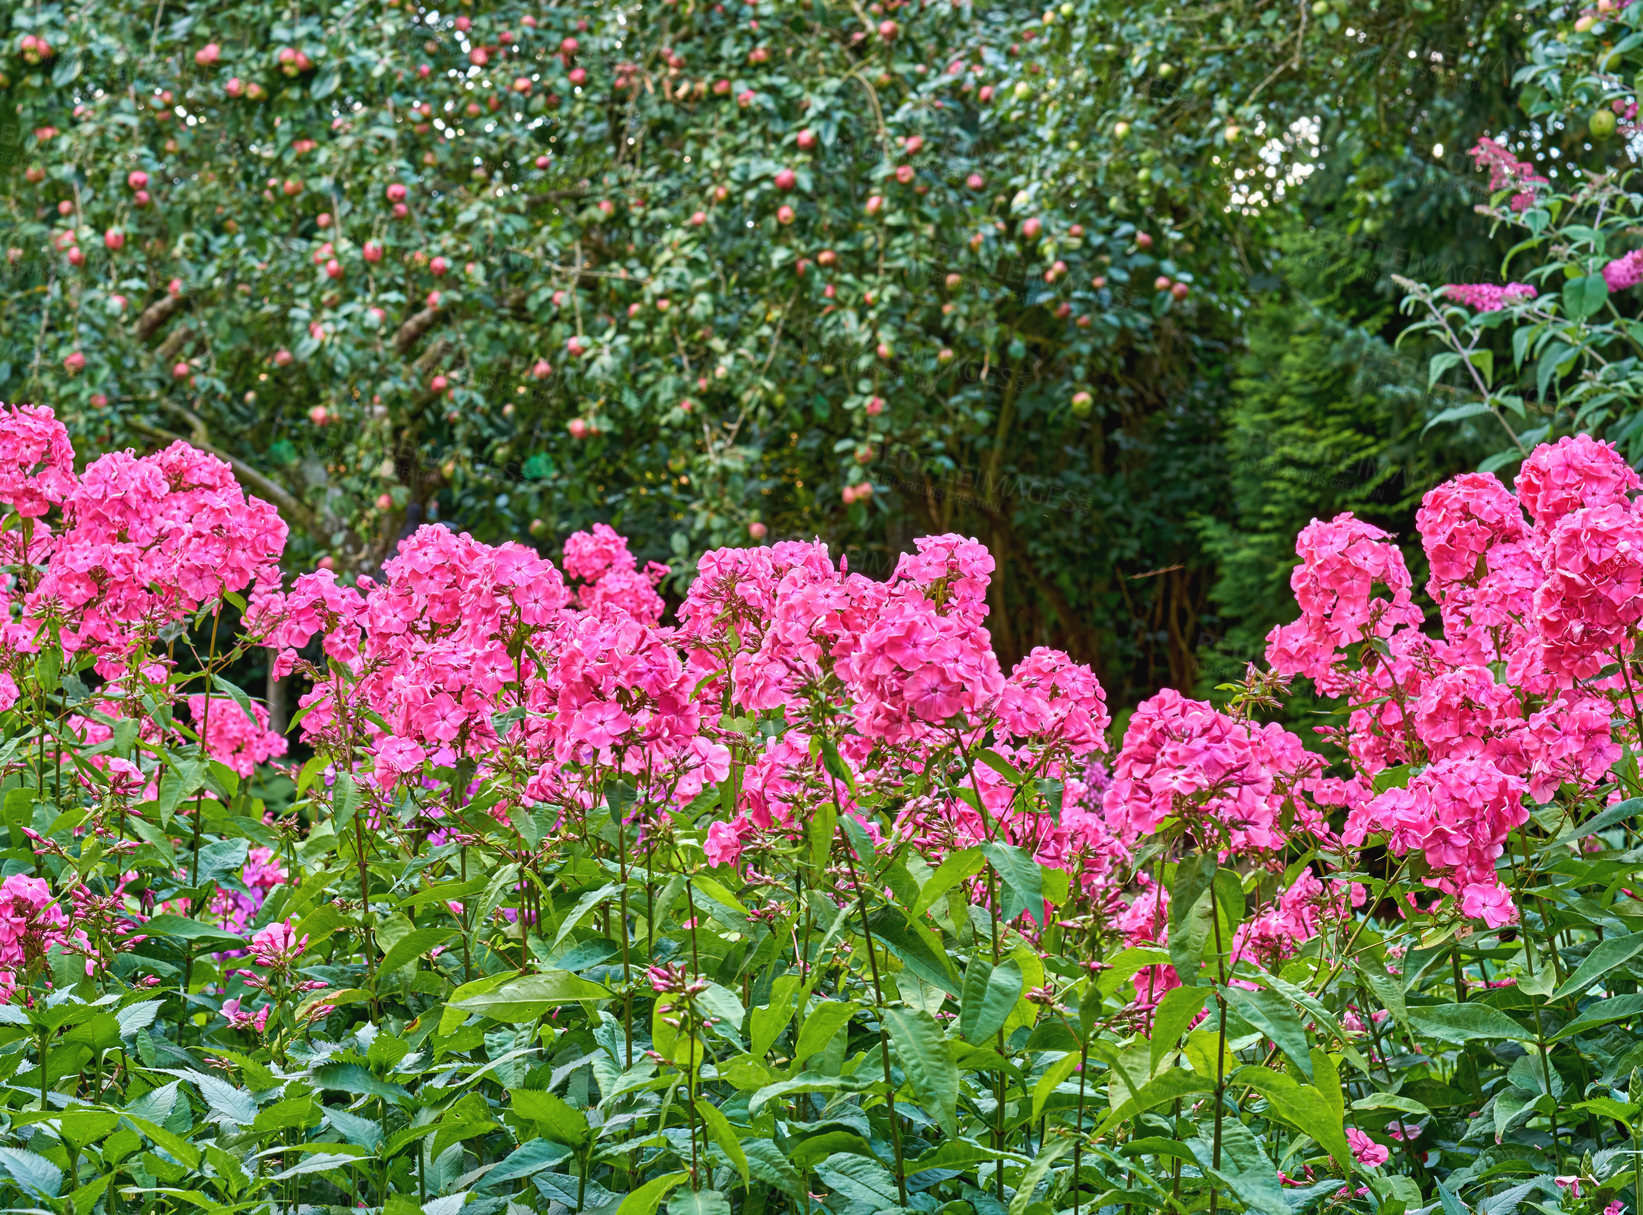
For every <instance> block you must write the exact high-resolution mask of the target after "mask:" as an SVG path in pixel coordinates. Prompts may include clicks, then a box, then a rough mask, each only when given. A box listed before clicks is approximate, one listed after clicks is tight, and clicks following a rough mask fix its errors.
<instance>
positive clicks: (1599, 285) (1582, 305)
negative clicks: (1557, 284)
mask: <svg viewBox="0 0 1643 1215" xmlns="http://www.w3.org/2000/svg"><path fill="white" fill-rule="evenodd" d="M1608 298H1609V284H1608V283H1606V282H1605V281H1604V279H1603V276H1602V275H1601V274H1588V275H1585V276H1584V277H1582V278H1572V279H1570V280H1569V281H1568V282H1566V283H1564V284H1563V311H1564V313H1565V314H1566V315H1567V316H1568V317H1569V318H1570V319H1572V320H1577V321H1583V320H1585V319H1586V318H1587V317H1589V316H1591V315H1592V314H1593V313H1595V312H1596V311H1597V310H1598V309H1599V308H1601V307H1603V305H1604V304H1605V303H1606V302H1607V301H1608Z"/></svg>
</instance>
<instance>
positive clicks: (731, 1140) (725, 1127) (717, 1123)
mask: <svg viewBox="0 0 1643 1215" xmlns="http://www.w3.org/2000/svg"><path fill="white" fill-rule="evenodd" d="M696 1114H697V1116H698V1117H700V1118H701V1120H702V1125H703V1126H705V1127H706V1128H707V1133H708V1134H709V1135H711V1136H712V1137H713V1142H714V1143H717V1144H718V1145H719V1149H720V1151H722V1152H724V1154H725V1155H726V1156H728V1157H729V1158H730V1163H731V1164H733V1165H734V1166H735V1167H736V1171H737V1172H738V1173H740V1174H741V1175H742V1185H744V1186H745V1185H747V1184H748V1182H749V1181H750V1180H751V1179H750V1177H749V1175H748V1168H747V1153H746V1152H744V1151H742V1141H741V1140H740V1139H738V1138H737V1137H736V1128H735V1127H733V1126H731V1125H730V1119H728V1118H726V1117H725V1116H724V1111H723V1110H721V1109H720V1108H719V1107H718V1106H716V1105H714V1104H713V1103H712V1102H711V1101H709V1100H707V1099H706V1098H705V1097H698V1098H696Z"/></svg>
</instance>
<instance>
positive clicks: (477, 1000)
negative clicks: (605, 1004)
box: [452, 970, 611, 1024]
mask: <svg viewBox="0 0 1643 1215" xmlns="http://www.w3.org/2000/svg"><path fill="white" fill-rule="evenodd" d="M610 998H611V992H610V989H609V988H606V987H603V986H601V985H600V984H598V983H595V982H593V981H592V980H591V979H584V978H582V977H580V976H579V975H573V974H571V973H570V972H569V971H567V970H550V971H547V972H546V973H544V974H539V975H528V976H526V977H525V978H523V979H514V980H512V981H511V982H508V983H504V984H503V985H502V986H501V987H499V988H497V989H496V990H495V991H488V992H485V993H484V994H482V995H477V996H470V997H468V998H467V999H466V1000H460V1001H453V1002H452V1003H453V1005H454V1006H455V1007H456V1008H460V1009H463V1010H464V1011H467V1012H473V1013H479V1014H480V1015H481V1016H485V1017H489V1018H490V1019H491V1020H493V1021H507V1022H511V1023H513V1024H519V1023H521V1022H525V1021H534V1020H536V1019H537V1018H538V1017H540V1016H541V1015H542V1014H543V1013H545V1012H547V1011H548V1009H550V1008H557V1007H558V1006H559V1005H561V1004H575V1003H576V1002H577V1001H579V1000H608V999H610Z"/></svg>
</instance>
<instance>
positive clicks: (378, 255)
mask: <svg viewBox="0 0 1643 1215" xmlns="http://www.w3.org/2000/svg"><path fill="white" fill-rule="evenodd" d="M360 256H362V257H363V258H364V259H365V260H366V261H368V262H372V263H375V262H380V261H381V260H382V246H381V245H379V244H378V243H377V242H376V241H374V240H368V241H366V242H365V246H364V248H362V249H361V250H360Z"/></svg>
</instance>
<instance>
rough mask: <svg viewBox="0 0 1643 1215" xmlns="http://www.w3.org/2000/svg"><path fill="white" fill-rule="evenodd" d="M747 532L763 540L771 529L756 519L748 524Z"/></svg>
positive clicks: (756, 538)
mask: <svg viewBox="0 0 1643 1215" xmlns="http://www.w3.org/2000/svg"><path fill="white" fill-rule="evenodd" d="M747 534H748V535H749V536H752V537H753V539H755V540H763V539H764V538H765V537H766V536H768V535H769V534H770V529H769V528H768V527H766V526H765V525H764V524H763V523H760V522H759V521H758V520H757V519H755V520H754V521H753V522H752V523H749V524H748V525H747Z"/></svg>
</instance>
